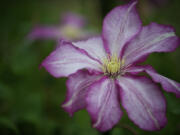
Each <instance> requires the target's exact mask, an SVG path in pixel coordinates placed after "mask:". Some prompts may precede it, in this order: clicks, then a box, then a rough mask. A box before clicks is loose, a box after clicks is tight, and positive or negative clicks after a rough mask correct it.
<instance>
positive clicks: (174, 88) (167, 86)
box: [127, 66, 180, 98]
mask: <svg viewBox="0 0 180 135" xmlns="http://www.w3.org/2000/svg"><path fill="white" fill-rule="evenodd" d="M143 71H145V72H147V73H148V74H149V75H150V76H151V77H152V79H153V81H154V82H158V83H160V84H161V85H162V87H163V89H164V90H165V91H167V92H173V93H175V94H176V96H177V97H178V98H180V83H178V82H176V81H173V80H171V79H169V78H167V77H164V76H162V75H160V74H158V73H157V72H156V71H155V70H154V69H153V68H152V67H151V66H133V67H131V68H129V69H128V71H127V72H130V73H132V74H138V73H140V72H143Z"/></svg>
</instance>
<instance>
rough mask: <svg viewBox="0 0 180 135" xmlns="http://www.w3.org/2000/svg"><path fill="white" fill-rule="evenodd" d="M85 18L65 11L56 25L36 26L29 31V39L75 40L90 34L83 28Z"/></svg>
mask: <svg viewBox="0 0 180 135" xmlns="http://www.w3.org/2000/svg"><path fill="white" fill-rule="evenodd" d="M85 24H86V21H85V19H84V18H83V17H82V16H80V15H77V14H74V13H66V14H64V15H63V17H62V18H61V23H60V24H59V25H58V26H36V27H35V28H34V29H32V31H31V32H30V33H29V35H28V38H29V39H30V40H36V39H44V40H45V39H52V40H57V39H64V40H77V39H81V38H87V37H88V36H90V33H89V32H88V31H85V30H84V27H85Z"/></svg>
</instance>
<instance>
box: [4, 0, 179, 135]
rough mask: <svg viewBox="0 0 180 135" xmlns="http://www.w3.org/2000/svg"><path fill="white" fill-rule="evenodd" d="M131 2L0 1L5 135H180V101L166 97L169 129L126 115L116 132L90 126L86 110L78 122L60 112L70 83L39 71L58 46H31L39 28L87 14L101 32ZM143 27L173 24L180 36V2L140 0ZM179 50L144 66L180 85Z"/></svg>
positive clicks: (155, 56) (91, 26)
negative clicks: (150, 127)
mask: <svg viewBox="0 0 180 135" xmlns="http://www.w3.org/2000/svg"><path fill="white" fill-rule="evenodd" d="M127 2H128V0H6V1H4V2H3V1H1V2H0V135H100V134H104V135H133V134H135V135H144V134H146V135H180V100H179V99H177V98H176V97H175V95H174V94H171V93H164V94H165V96H166V99H167V118H168V124H167V125H166V127H165V128H164V129H162V130H161V131H156V132H148V131H143V130H141V129H139V128H138V127H137V126H135V125H134V124H133V123H132V122H131V121H130V120H129V119H128V117H127V116H126V114H125V113H124V116H123V118H122V119H121V121H120V123H119V124H118V125H117V126H116V127H114V128H113V129H112V130H111V131H109V132H106V133H100V132H98V131H97V130H96V129H94V128H92V127H91V121H90V117H89V115H88V113H87V112H86V111H85V110H82V111H79V112H77V113H75V115H74V116H73V117H69V115H68V114H67V113H66V112H64V110H63V109H62V108H61V107H60V105H61V104H62V102H63V100H64V99H65V93H66V86H65V81H66V78H60V79H57V78H53V77H52V76H50V75H49V73H48V72H46V71H45V70H44V69H39V65H40V63H41V62H42V60H43V59H44V58H45V57H46V56H47V55H48V54H49V53H50V52H51V51H52V50H53V49H54V47H55V45H56V42H55V41H43V40H38V41H34V42H29V41H28V40H27V38H26V37H27V34H28V33H29V32H30V31H31V29H32V28H33V27H34V26H35V25H36V24H45V25H54V24H58V23H59V21H60V15H61V14H62V13H64V12H76V13H79V14H82V15H83V16H84V17H86V19H87V20H88V23H89V25H88V28H87V29H93V30H95V31H97V32H99V33H100V32H101V27H102V25H101V24H102V20H103V18H104V16H105V15H106V14H107V13H108V12H109V11H110V10H111V9H112V8H114V7H115V6H118V5H120V4H123V3H127ZM138 10H139V13H140V15H141V19H142V20H143V23H144V25H146V24H149V23H150V22H157V23H161V24H171V25H172V26H174V27H175V29H176V34H177V35H179V36H180V0H139V3H138ZM179 59H180V47H179V48H178V49H177V50H176V51H175V52H172V53H166V54H165V53H160V54H152V55H150V57H149V58H148V60H147V61H146V62H145V63H146V64H151V65H152V66H154V68H155V69H156V70H157V71H158V72H159V73H161V74H162V75H164V76H166V77H169V78H171V79H174V80H176V81H179V82H180V62H179Z"/></svg>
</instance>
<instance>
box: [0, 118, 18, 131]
mask: <svg viewBox="0 0 180 135" xmlns="http://www.w3.org/2000/svg"><path fill="white" fill-rule="evenodd" d="M0 127H1V128H2V127H4V128H6V129H7V130H8V131H9V130H12V131H13V132H14V133H15V134H19V131H18V129H17V127H16V125H15V124H14V123H13V122H12V121H11V120H9V119H8V118H6V117H0ZM2 132H3V131H0V133H2ZM4 132H5V131H4ZM6 132H7V131H6Z"/></svg>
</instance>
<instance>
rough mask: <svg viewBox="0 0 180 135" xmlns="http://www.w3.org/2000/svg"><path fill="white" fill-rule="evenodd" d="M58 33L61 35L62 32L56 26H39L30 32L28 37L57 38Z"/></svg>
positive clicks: (33, 38) (32, 38) (34, 38)
mask: <svg viewBox="0 0 180 135" xmlns="http://www.w3.org/2000/svg"><path fill="white" fill-rule="evenodd" d="M58 35H60V32H58V30H57V28H56V27H45V26H38V27H35V28H34V29H33V30H32V31H31V32H30V33H29V35H28V38H29V39H30V40H36V39H57V38H58Z"/></svg>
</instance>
